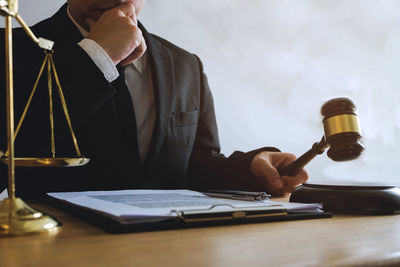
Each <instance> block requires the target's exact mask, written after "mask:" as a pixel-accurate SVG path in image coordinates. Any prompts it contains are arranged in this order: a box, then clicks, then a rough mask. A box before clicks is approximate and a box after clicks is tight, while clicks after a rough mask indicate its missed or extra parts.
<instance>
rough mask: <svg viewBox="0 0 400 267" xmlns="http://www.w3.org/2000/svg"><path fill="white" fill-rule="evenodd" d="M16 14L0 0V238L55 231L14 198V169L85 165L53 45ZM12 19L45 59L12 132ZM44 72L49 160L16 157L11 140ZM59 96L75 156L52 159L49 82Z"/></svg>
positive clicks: (11, 0) (12, 2)
mask: <svg viewBox="0 0 400 267" xmlns="http://www.w3.org/2000/svg"><path fill="white" fill-rule="evenodd" d="M17 12H18V0H0V15H1V16H3V17H5V26H6V28H5V49H6V90H7V94H6V98H7V100H6V102H7V144H8V147H7V151H6V152H4V153H3V152H2V151H0V161H1V162H3V163H5V164H7V165H8V198H6V199H4V200H3V201H1V202H0V235H24V234H31V233H41V232H49V231H57V230H58V229H59V226H60V224H59V223H58V222H57V221H56V220H55V219H54V218H53V217H52V216H50V215H46V214H44V213H42V212H39V211H36V210H34V209H33V208H31V207H29V206H28V205H27V204H26V203H25V202H24V201H23V200H22V199H20V198H16V197H15V166H25V167H74V166H82V165H85V164H86V163H88V162H89V159H88V158H85V157H84V156H83V155H82V154H81V152H80V150H79V146H78V142H77V140H76V137H75V134H74V131H73V129H72V124H71V120H70V117H69V113H68V108H67V104H66V102H65V98H64V94H63V92H62V89H61V83H60V81H59V79H58V75H57V71H56V68H55V64H54V61H53V53H54V51H53V45H54V42H53V41H50V40H47V39H44V38H37V37H36V36H35V35H34V33H33V32H32V31H31V30H30V28H29V27H28V26H27V25H26V24H25V22H24V21H23V20H22V18H21V16H20V15H19V14H18V13H17ZM12 18H15V19H16V20H17V21H18V23H19V24H20V25H21V26H22V28H23V29H24V30H25V32H26V33H27V35H28V36H29V37H30V38H31V39H32V40H33V41H34V42H35V43H36V44H37V45H38V46H39V47H40V48H42V49H43V50H44V52H45V57H44V61H43V64H42V66H41V69H40V71H39V74H38V77H37V79H36V82H35V84H34V86H33V89H32V92H31V94H30V96H29V99H28V102H27V104H26V106H25V109H24V111H23V113H22V116H21V118H20V120H19V123H18V126H17V128H16V129H15V130H14V97H13V91H14V89H13V56H12V25H11V21H12ZM45 68H46V69H47V83H48V92H49V117H50V130H51V140H50V142H51V154H52V157H51V158H22V157H21V158H16V157H15V155H14V141H15V139H16V137H17V135H18V132H19V130H20V128H21V125H22V123H23V121H24V118H25V116H26V114H27V112H28V109H29V106H30V103H31V101H32V98H33V95H34V94H35V91H36V88H37V86H38V83H39V81H40V78H41V76H42V74H43V72H44V71H45ZM52 77H54V81H55V84H56V87H57V91H58V94H59V96H60V100H61V105H62V109H63V111H64V114H65V118H66V121H67V124H68V127H69V130H70V133H71V136H72V140H73V145H74V147H75V150H76V154H77V156H76V157H75V158H59V157H56V148H55V141H54V140H55V138H54V116H53V100H52V98H53V97H52V95H53V80H52Z"/></svg>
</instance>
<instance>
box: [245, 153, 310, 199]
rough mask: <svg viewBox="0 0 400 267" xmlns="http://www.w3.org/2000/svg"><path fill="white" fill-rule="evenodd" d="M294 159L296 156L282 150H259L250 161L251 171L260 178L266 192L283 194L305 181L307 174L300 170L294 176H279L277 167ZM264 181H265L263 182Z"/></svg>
mask: <svg viewBox="0 0 400 267" xmlns="http://www.w3.org/2000/svg"><path fill="white" fill-rule="evenodd" d="M295 159H296V156H295V155H293V154H289V153H282V152H268V151H265V152H261V153H259V154H257V155H256V156H255V157H254V158H253V161H252V162H251V166H250V169H251V172H252V173H253V174H254V175H255V176H257V177H260V178H261V179H262V182H263V184H265V186H264V187H265V189H266V191H267V192H268V193H271V194H274V195H284V194H285V193H288V192H293V190H294V189H295V188H296V186H297V185H299V184H301V183H303V182H305V181H307V179H308V174H307V172H306V171H305V170H301V171H300V172H299V173H298V174H296V175H295V176H280V175H279V173H278V170H277V169H278V167H280V166H286V165H289V164H290V163H291V162H292V161H294V160H295ZM264 182H265V183H264Z"/></svg>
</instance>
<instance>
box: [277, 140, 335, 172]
mask: <svg viewBox="0 0 400 267" xmlns="http://www.w3.org/2000/svg"><path fill="white" fill-rule="evenodd" d="M327 147H328V145H327V144H326V141H325V137H322V139H321V141H320V142H319V143H318V142H316V143H314V144H313V146H312V148H311V149H310V150H308V151H307V152H306V153H304V154H303V155H301V156H300V157H299V158H298V159H296V160H295V161H293V162H292V163H290V164H289V165H287V166H284V167H281V168H278V172H279V174H280V175H281V176H283V175H289V176H293V175H295V174H296V173H298V172H299V171H300V170H301V169H303V168H304V166H306V164H307V163H309V162H310V161H311V160H312V159H313V158H315V156H317V155H320V154H322V153H323V152H324V151H325V149H326V148H327Z"/></svg>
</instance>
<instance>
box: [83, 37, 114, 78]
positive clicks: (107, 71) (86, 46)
mask: <svg viewBox="0 0 400 267" xmlns="http://www.w3.org/2000/svg"><path fill="white" fill-rule="evenodd" d="M78 45H79V46H80V47H82V49H83V50H85V52H86V53H87V54H88V55H89V57H90V58H91V59H92V60H93V62H94V64H96V66H97V67H98V68H99V69H100V70H101V72H103V74H104V77H105V78H106V79H107V81H108V82H112V81H114V80H115V79H117V78H118V76H119V73H118V70H117V68H116V67H115V65H114V62H113V61H112V60H111V58H110V56H109V55H108V54H107V52H106V51H104V49H103V48H102V47H101V46H100V45H99V44H98V43H96V42H95V41H94V40H92V39H83V40H82V41H80V42H79V43H78Z"/></svg>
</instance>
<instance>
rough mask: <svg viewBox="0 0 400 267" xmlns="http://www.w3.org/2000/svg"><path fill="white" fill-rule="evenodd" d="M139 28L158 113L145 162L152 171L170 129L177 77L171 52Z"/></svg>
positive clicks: (141, 26)
mask: <svg viewBox="0 0 400 267" xmlns="http://www.w3.org/2000/svg"><path fill="white" fill-rule="evenodd" d="M139 27H140V29H141V30H142V32H143V36H144V38H145V40H146V44H147V51H148V53H149V61H150V66H151V77H152V81H153V87H154V98H155V99H154V100H155V101H154V102H155V105H156V113H157V118H156V122H155V127H154V131H153V137H152V142H151V145H150V150H149V153H148V156H147V159H146V162H145V166H146V168H148V169H149V170H150V171H151V169H152V167H153V166H154V164H155V163H156V160H157V157H158V154H159V153H160V150H161V146H162V144H163V142H164V138H165V135H166V133H167V128H168V127H169V121H170V116H171V112H172V105H173V88H174V80H173V77H175V75H174V65H173V64H172V59H171V55H170V54H169V52H168V51H167V50H166V49H165V48H164V47H163V46H162V45H161V43H160V42H159V41H158V40H157V39H156V38H155V37H153V36H151V35H150V34H149V33H148V32H147V31H146V29H145V28H144V27H143V25H141V24H140V22H139Z"/></svg>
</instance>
